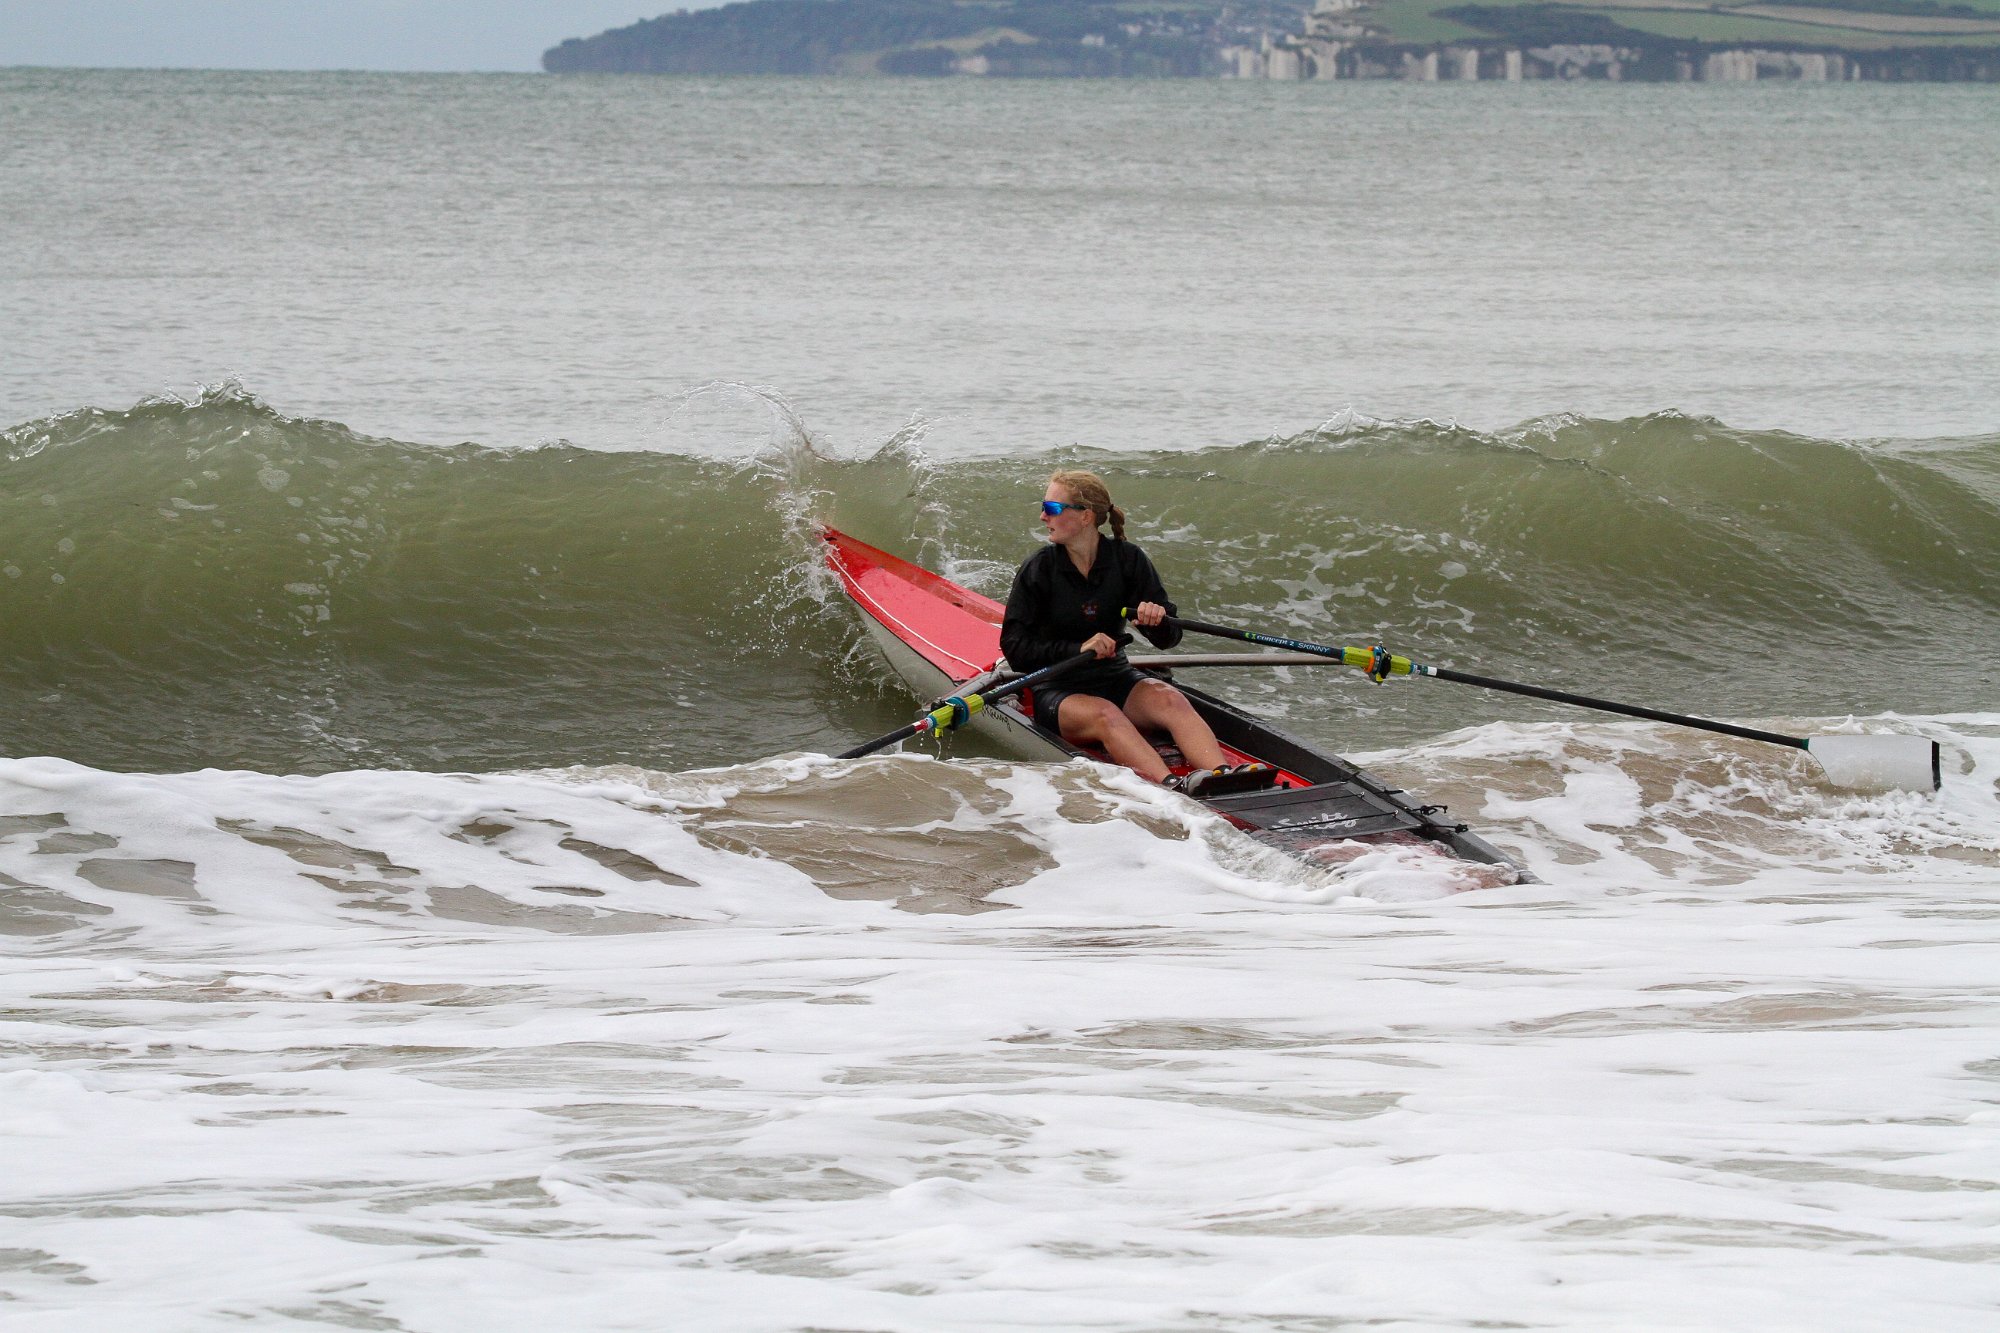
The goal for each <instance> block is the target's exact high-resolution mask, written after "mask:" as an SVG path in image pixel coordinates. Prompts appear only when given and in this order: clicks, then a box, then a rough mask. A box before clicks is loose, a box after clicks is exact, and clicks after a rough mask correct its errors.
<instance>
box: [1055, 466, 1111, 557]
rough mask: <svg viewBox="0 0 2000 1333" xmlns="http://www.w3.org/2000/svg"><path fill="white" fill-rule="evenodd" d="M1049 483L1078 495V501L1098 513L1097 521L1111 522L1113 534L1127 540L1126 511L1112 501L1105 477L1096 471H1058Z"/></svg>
mask: <svg viewBox="0 0 2000 1333" xmlns="http://www.w3.org/2000/svg"><path fill="white" fill-rule="evenodd" d="M1049 485H1051V486H1060V487H1062V488H1063V489H1064V490H1066V491H1068V492H1069V493H1070V494H1071V495H1073V496H1075V497H1076V502H1077V503H1078V504H1079V505H1081V506H1083V507H1084V508H1086V509H1088V510H1090V512H1091V513H1093V514H1095V515H1097V521H1098V522H1099V523H1103V522H1104V521H1105V520H1107V519H1109V520H1110V522H1111V535H1112V536H1114V537H1116V538H1117V539H1118V540H1119V541H1124V540H1125V511H1124V510H1122V509H1120V508H1119V507H1118V506H1117V505H1115V504H1112V503H1111V491H1110V490H1109V488H1107V487H1106V486H1105V484H1104V478H1102V477H1100V476H1098V475H1097V474H1096V473H1095V472H1083V471H1077V470H1071V471H1065V472H1058V473H1056V474H1054V475H1053V476H1051V477H1050V478H1049Z"/></svg>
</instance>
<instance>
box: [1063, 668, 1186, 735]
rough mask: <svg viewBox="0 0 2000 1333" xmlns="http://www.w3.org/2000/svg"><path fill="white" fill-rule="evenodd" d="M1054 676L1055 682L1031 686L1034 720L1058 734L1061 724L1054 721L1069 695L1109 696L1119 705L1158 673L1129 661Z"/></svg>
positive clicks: (1074, 670)
mask: <svg viewBox="0 0 2000 1333" xmlns="http://www.w3.org/2000/svg"><path fill="white" fill-rule="evenodd" d="M1064 674H1065V675H1067V676H1068V679H1067V680H1065V679H1064V678H1063V676H1057V677H1056V679H1055V682H1052V683H1050V684H1048V685H1037V686H1035V687H1034V700H1035V721H1037V722H1039V723H1041V724H1042V725H1043V726H1045V727H1047V728H1048V729H1049V730H1050V731H1053V732H1055V733H1057V734H1058V735H1060V734H1061V733H1062V724H1061V723H1060V722H1059V721H1057V719H1058V718H1059V717H1061V715H1062V712H1061V710H1062V701H1063V700H1065V699H1067V698H1069V696H1070V695H1072V694H1089V695H1095V696H1096V697H1097V698H1099V699H1109V700H1110V701H1111V702H1112V703H1114V704H1116V705H1118V706H1119V707H1120V708H1123V707H1124V706H1125V701H1126V700H1127V699H1129V698H1131V697H1132V691H1133V690H1135V689H1137V688H1138V687H1139V686H1140V685H1142V684H1144V683H1145V682H1146V681H1149V680H1158V679H1159V677H1158V676H1149V675H1147V674H1146V673H1145V672H1143V671H1141V670H1139V668H1138V667H1135V666H1133V665H1132V664H1131V663H1129V662H1122V663H1106V664H1105V665H1103V666H1098V667H1082V668H1072V669H1071V670H1070V671H1068V672H1066V673H1064Z"/></svg>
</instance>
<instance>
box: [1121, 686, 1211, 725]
mask: <svg viewBox="0 0 2000 1333" xmlns="http://www.w3.org/2000/svg"><path fill="white" fill-rule="evenodd" d="M1134 705H1136V707H1134ZM1125 709H1126V711H1127V712H1128V713H1131V714H1135V715H1136V717H1137V719H1138V720H1140V721H1142V722H1145V723H1147V724H1150V725H1153V726H1165V725H1166V724H1167V723H1168V722H1170V721H1177V720H1179V719H1181V718H1183V717H1191V716H1193V714H1194V706H1193V705H1192V704H1190V703H1189V702H1188V700H1187V696H1186V695H1185V694H1182V693H1181V692H1180V691H1179V690H1177V689H1175V688H1174V687H1173V686H1171V685H1169V684H1167V682H1165V681H1164V680H1148V681H1143V682H1141V683H1140V684H1138V685H1135V686H1133V687H1132V694H1131V696H1130V697H1129V698H1127V699H1126V701H1125Z"/></svg>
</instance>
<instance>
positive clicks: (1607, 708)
mask: <svg viewBox="0 0 2000 1333" xmlns="http://www.w3.org/2000/svg"><path fill="white" fill-rule="evenodd" d="M1411 674H1412V675H1419V674H1420V675H1425V676H1436V677H1437V678H1438V679H1439V680H1454V681H1457V682H1458V683H1459V684H1461V685H1477V686H1479V687H1480V688H1481V689H1486V690H1504V691H1506V692H1507V693H1508V694H1525V695H1527V696H1529V697H1530V698H1534V699H1549V700H1553V701H1554V702H1556V703H1559V704H1575V705H1576V706H1577V707H1579V708H1595V709H1597V710H1598V711H1599V712H1603V713H1619V714H1622V715H1624V716H1626V717H1643V718H1645V719H1646V720H1648V721H1650V722H1672V723H1674V724H1676V725H1677V726H1683V727H1694V728H1697V729H1698V730H1701V731H1715V732H1720V733H1721V734H1723V735H1724V736H1740V737H1742V738H1743V739H1744V740H1746V741H1768V742H1770V743H1771V744H1773V745H1789V746H1791V747H1793V748H1794V749H1799V750H1803V749H1805V748H1806V742H1805V740H1804V738H1802V737H1799V736H1781V735H1779V734H1778V733H1777V732H1775V731H1759V730H1757V729H1756V728H1755V727H1739V726H1737V725H1735V724H1734V723H1732V722H1712V721H1710V720H1709V719H1707V718H1705V717H1689V716H1688V715H1687V714H1685V713H1667V712H1662V711H1661V710H1660V709H1657V708H1641V707H1639V706H1638V705H1637V704H1621V703H1614V702H1612V701H1611V700H1609V699H1593V698H1591V697H1590V696H1589V695H1587V694H1571V693H1569V692H1568V691H1567V690H1551V689H1548V688H1547V687H1545V686H1541V685H1523V684H1521V683H1519V682H1518V681H1511V680H1495V679H1493V677H1491V676H1475V675H1472V674H1471V673H1469V672H1465V671H1453V670H1452V669H1451V668H1450V667H1425V668H1424V669H1423V670H1422V671H1421V672H1412V673H1411Z"/></svg>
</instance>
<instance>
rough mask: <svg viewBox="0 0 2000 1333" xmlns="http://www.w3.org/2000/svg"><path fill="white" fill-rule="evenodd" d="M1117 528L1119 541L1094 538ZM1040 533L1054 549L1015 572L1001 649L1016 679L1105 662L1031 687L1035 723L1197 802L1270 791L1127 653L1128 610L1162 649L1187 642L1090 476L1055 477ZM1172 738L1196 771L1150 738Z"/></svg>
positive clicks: (1175, 693)
mask: <svg viewBox="0 0 2000 1333" xmlns="http://www.w3.org/2000/svg"><path fill="white" fill-rule="evenodd" d="M1106 522H1108V523H1110V524H1111V535H1110V536H1109V537H1107V536H1105V535H1104V534H1103V533H1101V532H1099V531H1098V527H1099V525H1100V524H1103V523H1106ZM1042 527H1043V529H1044V530H1045V531H1047V533H1048V535H1049V544H1048V545H1047V546H1045V547H1043V548H1042V549H1041V550H1039V551H1037V552H1035V553H1034V554H1033V555H1031V556H1029V557H1028V558H1027V560H1026V561H1025V562H1023V564H1022V565H1021V568H1020V570H1019V572H1017V573H1016V574H1015V575H1014V587H1013V590H1012V591H1011V592H1009V593H1008V594H1007V615H1006V618H1005V620H1004V621H1002V623H1001V626H1000V651H1001V652H1003V653H1005V654H1006V656H1007V664H1008V665H1009V666H1011V667H1013V668H1014V670H1016V671H1034V670H1037V669H1039V668H1041V667H1045V666H1048V665H1050V664H1052V663H1055V662H1059V661H1061V660H1063V659H1064V658H1066V657H1075V656H1077V655H1078V654H1080V653H1085V652H1090V653H1095V654H1097V661H1095V662H1091V663H1086V664H1084V665H1082V666H1077V667H1072V668H1070V669H1069V670H1068V671H1065V672H1063V673H1061V674H1060V675H1058V676H1056V677H1055V683H1054V684H1052V685H1038V686H1036V687H1035V716H1036V717H1037V718H1038V719H1040V720H1041V721H1042V723H1043V725H1045V726H1052V727H1054V728H1055V729H1056V730H1057V731H1059V732H1061V733H1062V737H1063V739H1064V740H1066V741H1069V742H1070V743H1072V744H1075V745H1095V746H1098V747H1100V748H1101V749H1103V750H1104V752H1105V753H1106V754H1108V755H1110V756H1111V757H1112V758H1113V759H1114V760H1116V761H1117V762H1119V763H1121V764H1123V765H1125V766H1126V767H1127V768H1130V769H1132V770H1134V771H1135V772H1137V773H1138V774H1139V775H1140V776H1141V777H1145V778H1150V779H1151V780H1152V781H1154V782H1161V783H1166V784H1167V785H1169V786H1172V787H1175V788H1177V789H1179V790H1182V791H1185V792H1187V793H1188V794H1189V795H1190V796H1195V795H1203V794H1206V795H1219V794H1220V790H1221V789H1222V788H1224V787H1227V788H1229V789H1232V790H1240V789H1242V788H1243V787H1246V786H1255V785H1263V784H1264V783H1265V782H1267V781H1268V780H1269V776H1270V775H1271V770H1270V769H1269V768H1268V767H1267V766H1266V765H1262V764H1256V765H1250V764H1245V765H1242V766H1240V767H1239V768H1235V769H1230V768H1226V767H1225V765H1226V763H1227V760H1226V759H1225V758H1224V756H1223V753H1222V747H1221V746H1220V745H1219V744H1217V742H1216V739H1215V733H1214V732H1213V731H1211V730H1209V726H1208V723H1207V722H1205V721H1203V720H1202V717H1201V715H1200V714H1199V713H1197V712H1195V710H1194V706H1193V705H1192V704H1190V703H1189V702H1188V701H1187V696H1186V695H1184V694H1182V693H1181V692H1180V691H1179V690H1177V689H1175V688H1174V687H1173V686H1171V685H1169V684H1167V682H1166V681H1164V680H1161V679H1159V678H1158V677H1157V676H1148V675H1146V674H1144V673H1143V672H1141V671H1140V670H1139V669H1138V668H1137V667H1135V666H1133V665H1132V663H1131V662H1130V661H1128V660H1127V659H1126V657H1125V647H1124V645H1125V644H1126V643H1129V642H1130V641H1131V636H1130V635H1128V634H1126V633H1125V632H1124V631H1125V622H1124V610H1125V608H1128V607H1129V608H1131V612H1132V623H1133V624H1135V625H1137V626H1138V627H1139V632H1140V633H1142V634H1144V635H1145V636H1146V637H1147V639H1149V640H1151V642H1152V643H1153V646H1154V647H1156V648H1171V647H1173V646H1174V645H1175V644H1177V643H1179V642H1180V641H1181V631H1180V627H1179V626H1178V625H1172V624H1168V623H1167V617H1169V616H1171V615H1173V614H1175V612H1174V604H1173V603H1172V602H1171V601H1169V600H1168V598H1167V590H1166V588H1165V587H1163V586H1162V585H1161V583H1160V575H1159V572H1158V571H1157V570H1155V569H1154V568H1153V562H1152V561H1151V560H1149V559H1147V558H1146V553H1145V552H1144V551H1142V550H1140V549H1139V548H1138V547H1137V546H1134V545H1133V544H1132V543H1131V542H1128V541H1126V540H1125V513H1124V511H1123V510H1121V509H1119V508H1118V506H1117V505H1114V504H1112V503H1111V493H1110V491H1109V490H1107V489H1106V488H1105V485H1104V481H1103V479H1102V478H1100V477H1098V476H1097V474H1095V473H1093V472H1058V473H1056V474H1055V475H1054V476H1052V477H1050V478H1049V485H1048V489H1047V490H1046V491H1044V492H1043V495H1042ZM1146 730H1152V731H1164V732H1166V733H1168V734H1169V735H1171V736H1172V737H1173V738H1174V745H1175V746H1176V747H1178V748H1179V750H1180V752H1181V755H1182V757H1183V758H1185V759H1186V760H1187V762H1188V763H1189V764H1190V765H1192V766H1193V769H1194V771H1193V772H1192V773H1190V774H1188V775H1187V776H1186V777H1184V778H1182V777H1173V776H1171V774H1170V770H1169V769H1168V767H1167V763H1166V761H1165V760H1164V759H1162V758H1161V757H1160V753H1159V751H1158V750H1155V749H1154V748H1153V746H1152V744H1151V743H1150V742H1149V741H1147V740H1146V738H1145V736H1144V735H1142V734H1141V733H1142V731H1146Z"/></svg>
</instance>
